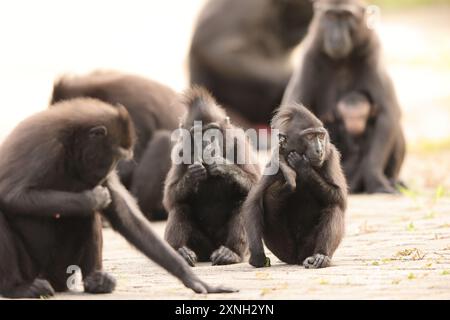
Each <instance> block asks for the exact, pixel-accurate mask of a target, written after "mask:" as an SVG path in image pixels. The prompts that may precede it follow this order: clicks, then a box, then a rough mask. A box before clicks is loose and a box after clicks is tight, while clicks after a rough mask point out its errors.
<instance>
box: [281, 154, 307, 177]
mask: <svg viewBox="0 0 450 320" xmlns="http://www.w3.org/2000/svg"><path fill="white" fill-rule="evenodd" d="M287 161H288V163H289V165H290V166H291V167H292V168H294V169H295V170H296V171H297V172H303V173H304V172H306V171H308V169H309V167H310V164H309V161H308V159H306V157H305V156H301V155H299V154H298V153H297V152H296V151H291V152H290V153H289V154H288V158H287Z"/></svg>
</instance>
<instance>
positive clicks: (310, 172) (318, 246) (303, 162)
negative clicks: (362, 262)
mask: <svg viewBox="0 0 450 320" xmlns="http://www.w3.org/2000/svg"><path fill="white" fill-rule="evenodd" d="M272 127H273V128H274V129H278V130H280V147H279V150H276V151H275V152H274V154H273V157H274V158H273V159H272V161H277V162H278V164H279V170H278V171H277V172H276V174H267V172H265V174H264V175H263V177H262V179H261V180H260V181H259V182H258V184H257V185H256V186H255V187H254V188H253V189H252V190H251V191H250V193H249V195H248V198H247V200H246V201H245V203H244V209H243V215H244V221H245V228H246V231H247V236H248V241H249V248H250V255H251V256H250V261H249V262H250V264H251V265H253V266H255V267H263V266H269V265H270V261H269V260H268V258H266V256H265V254H264V247H263V241H262V240H264V243H265V244H266V246H267V247H268V248H269V250H270V251H272V252H273V254H275V255H276V256H277V257H278V258H279V259H280V260H281V261H283V262H286V263H289V264H303V265H304V266H305V267H306V268H323V267H327V266H329V265H330V262H331V257H332V255H333V253H334V251H335V250H336V248H337V247H338V245H339V243H340V242H341V239H342V237H343V234H344V213H345V209H346V201H347V185H346V182H345V177H344V175H343V173H342V169H341V167H340V163H339V152H338V151H337V150H336V148H335V147H334V146H333V145H332V144H331V143H330V142H329V140H328V134H327V131H326V129H325V128H324V127H323V125H322V123H321V122H320V121H319V120H318V119H317V118H316V117H315V116H314V115H313V114H312V113H311V112H310V111H308V110H307V109H306V108H305V107H303V106H300V105H296V104H291V105H288V106H283V107H281V108H280V109H279V110H278V112H277V114H276V115H275V116H274V118H273V120H272ZM266 169H267V168H266Z"/></svg>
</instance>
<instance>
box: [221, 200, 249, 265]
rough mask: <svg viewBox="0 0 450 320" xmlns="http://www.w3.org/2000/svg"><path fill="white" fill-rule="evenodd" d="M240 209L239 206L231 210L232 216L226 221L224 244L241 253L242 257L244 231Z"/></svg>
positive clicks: (243, 251)
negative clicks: (226, 232)
mask: <svg viewBox="0 0 450 320" xmlns="http://www.w3.org/2000/svg"><path fill="white" fill-rule="evenodd" d="M240 210H241V208H239V209H237V210H236V212H233V216H232V217H231V218H230V220H229V222H228V236H227V239H226V242H225V246H226V247H228V248H229V249H231V250H233V251H234V252H235V253H237V254H239V255H241V258H242V255H243V254H244V253H245V232H244V226H243V223H242V216H241V215H240Z"/></svg>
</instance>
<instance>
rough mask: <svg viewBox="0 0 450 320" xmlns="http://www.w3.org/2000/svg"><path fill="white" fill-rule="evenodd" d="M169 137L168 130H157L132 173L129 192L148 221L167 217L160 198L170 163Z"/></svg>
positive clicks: (170, 147) (170, 144)
mask: <svg viewBox="0 0 450 320" xmlns="http://www.w3.org/2000/svg"><path fill="white" fill-rule="evenodd" d="M170 137H171V135H170V132H169V131H166V130H160V131H157V132H156V133H155V134H154V136H153V138H152V140H150V142H149V143H148V144H147V147H146V149H145V151H144V153H143V155H142V157H141V159H140V160H139V164H138V165H137V167H136V168H135V170H134V173H133V178H132V183H131V188H130V190H131V193H132V194H134V195H135V197H136V198H137V201H138V205H139V207H140V208H141V210H142V212H143V213H144V214H145V216H146V217H147V219H149V220H150V221H156V220H165V219H167V212H166V210H165V209H164V207H163V205H162V199H163V191H164V180H165V178H166V175H167V173H168V172H169V170H170V165H171V159H170V153H171V149H172V142H171V139H170Z"/></svg>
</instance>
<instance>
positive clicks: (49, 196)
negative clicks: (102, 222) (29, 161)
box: [1, 189, 94, 217]
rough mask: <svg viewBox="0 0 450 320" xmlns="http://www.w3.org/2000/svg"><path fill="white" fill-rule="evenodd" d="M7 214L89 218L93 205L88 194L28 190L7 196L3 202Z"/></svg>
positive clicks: (92, 211)
mask: <svg viewBox="0 0 450 320" xmlns="http://www.w3.org/2000/svg"><path fill="white" fill-rule="evenodd" d="M1 202H2V205H3V206H4V207H5V211H6V212H11V213H14V214H18V215H28V216H41V217H59V216H61V217H70V216H89V215H92V214H93V213H94V208H93V203H92V200H91V199H90V197H89V196H88V194H87V193H86V192H80V193H76V192H64V191H56V190H34V189H27V190H23V191H21V192H20V193H14V195H8V196H6V197H5V198H4V199H3V200H2V201H1Z"/></svg>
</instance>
